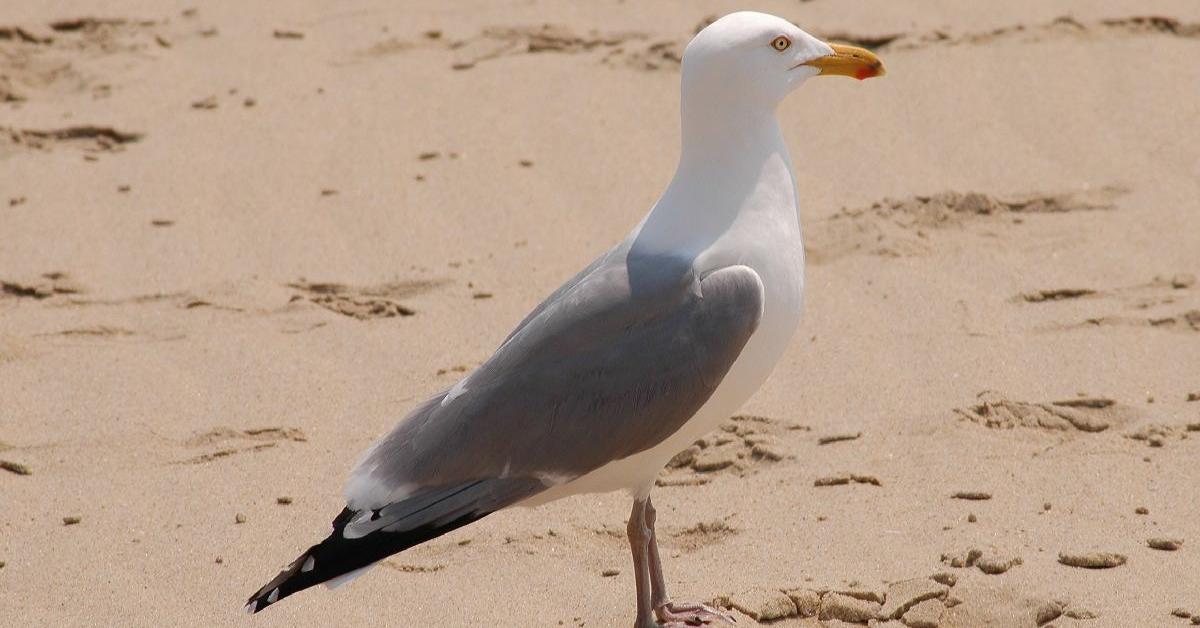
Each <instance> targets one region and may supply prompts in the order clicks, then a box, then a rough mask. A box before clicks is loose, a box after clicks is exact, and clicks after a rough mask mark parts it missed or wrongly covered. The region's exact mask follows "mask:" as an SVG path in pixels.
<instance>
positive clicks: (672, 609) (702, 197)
mask: <svg viewBox="0 0 1200 628" xmlns="http://www.w3.org/2000/svg"><path fill="white" fill-rule="evenodd" d="M883 74H884V68H883V64H882V62H881V61H880V60H879V59H878V58H877V57H876V56H875V55H874V54H872V53H871V52H870V51H867V50H864V49H862V48H857V47H854V46H847V45H839V44H831V43H826V42H824V41H821V40H820V39H818V38H816V37H813V36H812V35H809V34H808V33H806V32H804V31H803V30H801V29H800V28H798V27H797V26H795V25H794V24H792V23H791V22H788V21H787V20H784V19H782V18H779V17H775V16H772V15H767V14H763V13H753V12H738V13H732V14H729V15H726V16H725V17H722V18H721V19H719V20H717V21H715V22H713V23H712V24H711V25H709V26H708V27H706V28H705V29H704V30H702V31H700V32H699V33H698V34H697V35H696V36H695V38H694V39H692V41H691V42H690V43H689V44H688V46H687V49H686V50H685V51H684V54H683V63H682V98H681V109H682V149H681V154H680V158H679V166H678V168H677V169H676V171H675V176H674V178H673V179H672V180H671V182H670V184H669V185H668V186H667V189H666V191H664V192H663V194H662V196H661V197H660V198H659V199H658V202H656V203H655V204H654V206H653V207H652V208H651V210H650V212H649V213H648V214H647V215H646V217H645V218H644V219H643V220H642V221H641V223H639V224H638V225H637V226H636V227H635V228H634V229H633V231H632V232H631V233H630V234H629V236H628V237H626V238H625V240H624V241H622V242H620V243H619V244H617V245H616V246H615V247H613V248H612V249H611V250H609V251H608V252H606V253H604V254H603V255H601V256H600V257H599V258H598V259H596V260H595V261H593V262H592V263H591V264H590V265H588V266H587V267H586V268H584V269H583V270H582V271H580V272H579V273H578V274H577V275H575V277H573V278H572V279H570V280H569V281H567V282H566V283H565V284H563V285H562V286H561V287H560V288H558V289H557V290H555V291H554V292H553V293H552V294H551V295H550V296H549V297H547V298H546V299H545V300H544V301H543V302H542V303H541V304H540V305H538V306H537V307H536V308H535V309H534V310H533V311H532V312H531V313H530V314H529V315H528V316H526V317H525V319H524V320H522V321H521V322H520V324H518V325H517V327H516V329H514V330H513V331H512V333H510V334H509V335H508V337H507V338H506V339H504V341H503V343H501V344H500V346H499V348H498V349H496V352H495V353H494V354H493V355H492V356H491V357H490V358H488V360H487V361H486V362H484V363H483V365H482V366H480V367H479V368H478V369H476V370H475V371H474V372H472V373H470V374H468V375H467V376H466V377H464V378H463V379H462V380H461V381H459V382H458V383H456V384H455V385H454V386H453V387H451V388H449V389H448V390H444V391H442V392H440V393H438V394H436V395H434V396H433V397H431V398H429V399H428V400H426V401H425V402H424V403H422V404H420V405H418V406H417V407H416V408H414V409H413V410H412V411H411V412H409V413H408V415H407V416H405V417H404V418H403V419H402V420H401V421H400V422H399V424H398V425H396V427H395V428H394V429H393V430H392V431H391V432H390V433H388V434H386V435H384V436H383V437H382V438H380V439H379V440H378V441H377V442H375V443H374V444H373V445H372V446H371V447H370V448H369V449H368V450H367V451H366V452H365V453H364V454H363V456H362V458H361V460H360V461H359V462H358V464H357V466H356V467H355V468H354V469H353V471H352V472H351V474H350V479H349V481H348V482H347V485H346V489H345V496H346V507H345V508H344V509H343V510H342V512H341V513H340V514H339V515H338V516H337V517H336V518H335V519H334V520H333V531H332V532H331V533H330V534H329V537H328V538H326V539H325V540H323V541H321V542H320V543H318V544H316V545H314V546H312V547H310V548H308V549H307V550H306V551H305V552H304V553H303V554H301V555H300V556H299V557H298V558H297V559H296V560H295V561H293V562H292V563H291V564H290V565H289V566H288V567H287V568H286V569H285V570H283V571H282V572H281V573H280V574H279V575H278V576H276V577H275V578H274V579H272V580H271V581H270V582H268V583H267V584H266V585H265V586H263V587H262V588H261V589H259V590H258V591H257V592H255V593H254V595H252V596H250V599H249V601H248V603H247V604H246V610H247V611H249V612H250V613H257V612H259V611H262V610H263V609H264V608H266V607H268V606H271V605H272V604H275V603H276V602H278V601H279V600H282V599H283V598H285V597H288V596H289V595H292V594H293V593H296V592H298V591H302V590H304V589H307V588H309V587H311V586H314V585H316V584H321V583H325V584H326V585H328V586H330V587H331V588H332V587H336V586H339V585H341V584H344V583H346V582H348V581H350V580H352V579H354V578H356V577H358V576H359V575H361V574H362V573H363V572H365V571H366V570H367V569H369V568H370V567H371V566H372V565H374V564H375V563H377V562H379V561H380V560H382V559H384V558H386V557H388V556H390V555H392V554H395V553H397V552H401V551H404V550H406V549H408V548H410V547H413V546H415V545H419V544H421V543H424V542H426V541H429V540H430V539H433V538H436V537H438V536H441V535H443V534H446V533H447V532H450V531H452V530H455V529H458V528H461V527H463V526H465V525H468V524H470V523H473V522H475V521H478V520H480V519H482V518H484V517H486V516H487V515H489V514H491V513H493V512H496V511H498V510H501V509H504V508H509V507H513V506H537V505H539V504H544V503H546V502H549V501H553V500H556V499H561V498H563V497H567V496H570V495H577V494H581V493H596V492H610V491H617V490H625V491H628V492H629V494H630V495H631V497H632V499H633V509H632V511H631V512H630V515H629V523H628V527H627V531H628V535H629V546H630V549H631V551H632V554H633V573H634V580H635V587H636V601H637V606H636V612H637V615H636V619H635V624H634V625H635V628H682V627H684V626H695V625H708V624H727V623H729V622H731V621H732V616H730V615H728V614H726V613H725V612H723V611H721V610H719V609H715V608H711V607H709V606H706V605H703V604H690V603H680V602H673V601H672V600H671V598H670V596H669V595H668V594H667V586H666V578H665V577H664V575H663V566H662V558H661V555H660V553H659V550H658V544H657V541H656V536H655V531H654V526H655V519H656V515H655V510H654V505H653V503H652V502H651V499H650V491H651V489H652V488H653V486H654V481H655V478H656V477H657V475H658V473H659V472H660V471H661V470H662V468H663V467H664V465H665V464H666V463H667V462H668V461H669V460H670V459H671V458H672V457H673V456H674V454H676V453H678V452H679V451H681V450H683V449H685V448H686V447H687V446H688V445H690V444H691V443H693V442H694V441H696V440H697V439H698V438H700V437H701V436H703V435H704V434H705V433H707V432H709V431H711V430H713V429H715V428H716V427H717V426H718V424H719V423H720V422H721V421H723V420H724V419H726V418H727V417H728V416H730V415H731V414H732V413H733V412H736V411H737V410H738V408H739V407H740V406H741V405H742V404H744V403H745V402H746V401H747V400H748V399H749V398H750V397H751V395H753V394H754V392H755V391H756V390H758V388H759V387H760V386H761V385H762V384H763V382H764V381H765V380H766V379H767V376H768V375H770V373H771V371H772V369H773V368H774V366H775V364H776V362H777V361H778V360H779V358H780V356H781V355H782V354H783V352H784V350H785V348H786V347H787V345H788V341H789V339H790V338H791V336H792V334H793V333H794V332H795V330H796V328H797V326H798V324H799V322H800V313H801V309H802V305H803V298H802V297H803V286H804V246H803V242H802V239H801V228H800V219H799V213H798V208H797V205H798V201H797V192H796V179H795V174H794V173H793V170H792V162H791V158H790V156H789V155H788V150H787V146H786V144H785V142H784V139H783V135H782V133H781V132H780V128H779V122H778V120H777V119H776V117H775V110H776V108H777V107H778V105H779V104H780V102H781V101H782V100H783V99H784V97H785V96H787V95H788V94H789V93H790V92H792V91H793V90H795V89H796V88H798V87H799V86H800V85H802V84H803V83H804V82H805V81H806V80H807V79H809V78H812V77H815V76H828V75H833V76H850V77H854V78H857V79H860V80H861V79H865V78H869V77H874V76H882V75H883Z"/></svg>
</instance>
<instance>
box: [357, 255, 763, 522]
mask: <svg viewBox="0 0 1200 628" xmlns="http://www.w3.org/2000/svg"><path fill="white" fill-rule="evenodd" d="M762 308H763V286H762V282H761V281H760V279H759V277H758V275H757V274H756V273H755V272H754V271H753V270H751V269H750V268H748V267H745V266H730V267H727V268H722V269H717V270H714V271H712V272H710V273H708V274H707V275H706V276H704V277H703V278H701V277H698V276H697V275H696V273H695V271H694V270H693V269H692V265H691V260H690V259H682V258H676V257H648V256H639V255H635V254H631V253H630V252H629V248H628V245H623V246H622V247H618V248H616V249H614V250H613V251H610V252H609V253H608V254H606V255H604V256H603V257H601V258H600V259H598V260H596V262H594V263H593V264H592V265H591V266H589V267H588V268H587V269H585V270H584V271H583V272H581V273H579V274H578V275H576V277H574V278H573V279H572V280H571V281H569V282H567V283H566V284H564V285H563V286H562V287H561V288H559V289H558V290H557V291H556V292H555V293H553V294H552V295H551V296H550V297H549V298H547V299H546V301H544V302H543V303H542V304H541V305H539V306H538V307H537V308H536V309H535V310H534V311H533V312H532V313H530V315H529V316H527V317H526V318H525V320H523V321H522V322H521V323H520V324H519V325H518V326H517V329H516V330H514V331H513V333H512V334H511V335H510V336H509V337H508V339H506V340H505V342H504V343H503V344H502V345H501V346H500V348H499V349H497V351H496V353H495V354H494V355H493V356H492V357H491V358H490V359H488V361H487V362H485V363H484V364H483V365H482V366H480V367H479V369H478V370H476V371H475V372H474V373H472V374H470V375H469V376H468V377H467V378H465V379H464V380H463V382H460V384H459V386H456V387H455V388H454V389H451V391H448V392H443V393H440V394H438V395H436V396H434V397H433V398H431V399H429V400H428V401H426V402H425V403H423V404H421V405H420V406H419V407H418V408H416V409H415V410H414V411H413V412H412V413H410V414H409V415H408V416H407V417H405V419H404V420H402V421H401V422H400V424H399V425H397V426H396V428H395V429H394V430H392V432H391V433H389V434H387V435H386V436H384V437H383V438H382V439H381V440H380V441H378V442H377V443H376V444H375V445H374V446H373V447H372V448H371V449H370V450H369V451H368V452H367V454H366V455H365V456H364V458H363V460H362V461H361V462H360V463H359V465H358V467H357V468H356V469H355V471H354V472H353V473H352V475H351V480H350V483H349V485H348V486H347V489H346V493H347V498H348V501H349V504H350V507H351V508H352V509H356V510H363V509H373V508H380V507H383V506H385V505H387V504H388V503H391V502H394V501H397V500H401V499H407V498H408V497H409V496H410V495H412V494H413V493H414V492H415V491H419V489H420V488H421V487H427V486H452V485H455V484H458V483H462V482H469V481H472V480H477V479H482V478H490V477H517V478H537V477H546V476H553V477H556V478H568V479H569V478H575V477H578V476H581V475H583V474H585V473H587V472H589V471H592V470H594V469H597V468H599V467H600V466H602V465H604V464H606V463H608V462H611V461H613V460H618V459H621V458H625V457H627V456H630V455H632V454H635V453H638V452H640V451H644V450H646V449H649V448H651V447H653V446H654V445H656V444H658V443H660V442H662V441H663V440H665V439H666V438H667V437H669V436H670V435H671V434H673V433H674V432H675V431H677V430H678V429H679V428H680V427H682V426H683V424H684V423H686V422H687V420H688V419H690V418H691V417H692V415H694V414H695V413H696V411H697V410H699V408H700V407H701V406H702V405H703V404H704V402H705V401H707V400H708V398H709V397H710V396H711V395H712V393H713V391H715V390H716V388H717V386H718V385H719V384H720V382H721V380H722V379H723V378H724V376H725V374H726V373H727V372H728V371H729V368H730V367H731V366H732V365H733V363H734V361H735V360H736V359H737V357H738V355H739V354H740V353H741V351H742V348H743V347H744V346H745V344H746V342H747V341H748V340H749V339H750V336H751V335H752V334H753V332H754V331H755V329H756V328H757V326H758V322H759V319H760V317H761V316H762Z"/></svg>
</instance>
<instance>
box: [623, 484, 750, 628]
mask: <svg viewBox="0 0 1200 628" xmlns="http://www.w3.org/2000/svg"><path fill="white" fill-rule="evenodd" d="M634 508H635V509H636V508H637V506H636V504H635V505H634ZM642 512H643V515H644V527H645V529H647V530H648V531H649V535H648V543H647V545H648V547H647V550H648V551H647V554H648V559H649V560H648V561H647V562H648V563H649V565H648V567H649V572H650V573H649V576H650V588H651V595H650V606H651V607H652V608H653V609H654V614H655V616H656V617H658V621H659V622H661V623H660V624H658V625H659V626H662V627H663V628H684V627H686V626H712V625H730V624H733V623H734V622H736V621H737V620H735V619H734V618H733V615H730V614H729V613H726V612H724V611H721V610H718V609H715V608H712V607H711V606H707V605H704V604H687V603H682V604H676V603H674V602H671V601H670V596H669V595H667V583H666V578H664V577H663V572H662V558H661V557H660V556H659V554H658V536H657V535H656V534H655V532H654V523H655V521H656V520H657V518H658V517H657V515H658V513H657V512H656V511H655V510H654V504H653V503H652V502H651V501H650V498H649V497H647V498H646V504H645V507H644V508H643V509H642ZM635 567H636V562H635ZM640 625H641V624H639V626H640Z"/></svg>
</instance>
